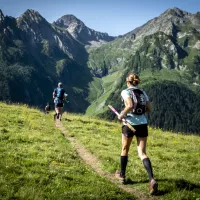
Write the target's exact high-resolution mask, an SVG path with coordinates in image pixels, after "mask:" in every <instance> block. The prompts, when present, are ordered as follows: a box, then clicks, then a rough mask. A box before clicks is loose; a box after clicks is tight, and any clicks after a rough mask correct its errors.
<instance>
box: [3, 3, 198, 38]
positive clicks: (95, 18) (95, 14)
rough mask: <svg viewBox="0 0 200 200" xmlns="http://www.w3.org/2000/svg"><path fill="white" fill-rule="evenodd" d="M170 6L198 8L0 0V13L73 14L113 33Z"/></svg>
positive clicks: (194, 5) (53, 17)
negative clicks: (30, 10) (33, 11)
mask: <svg viewBox="0 0 200 200" xmlns="http://www.w3.org/2000/svg"><path fill="white" fill-rule="evenodd" d="M174 7H178V8H180V9H182V10H185V11H187V12H190V13H193V14H194V13H196V12H198V11H200V0H140V1H136V0H30V1H29V0H0V9H1V10H2V11H3V13H4V15H9V16H12V17H18V16H20V15H21V14H22V13H24V12H25V11H26V10H27V9H34V10H36V11H38V12H39V13H40V14H41V15H42V16H43V17H44V18H45V19H46V20H47V21H48V22H53V21H56V20H57V19H58V18H60V17H61V16H63V15H65V14H73V15H75V16H76V17H77V18H79V19H80V20H82V21H83V22H84V23H85V25H86V26H88V27H89V28H92V29H94V30H96V31H101V32H107V33H108V34H109V35H113V36H117V35H122V34H125V33H127V32H129V31H131V30H133V29H134V28H136V27H138V26H141V25H143V24H144V23H146V22H147V21H148V20H150V19H152V18H154V17H157V16H159V15H160V14H161V13H163V12H164V11H165V10H167V9H168V8H174Z"/></svg>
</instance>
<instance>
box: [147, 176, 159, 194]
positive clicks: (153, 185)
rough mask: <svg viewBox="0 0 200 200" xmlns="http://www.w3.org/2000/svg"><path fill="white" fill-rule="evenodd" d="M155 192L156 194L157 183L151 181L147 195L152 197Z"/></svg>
mask: <svg viewBox="0 0 200 200" xmlns="http://www.w3.org/2000/svg"><path fill="white" fill-rule="evenodd" d="M157 192H158V183H157V182H156V181H155V180H154V179H151V181H150V182H149V193H150V194H151V195H153V194H155V193H157Z"/></svg>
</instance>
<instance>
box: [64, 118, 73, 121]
mask: <svg viewBox="0 0 200 200" xmlns="http://www.w3.org/2000/svg"><path fill="white" fill-rule="evenodd" d="M63 120H64V121H67V122H71V121H72V120H71V119H67V118H64V119H63Z"/></svg>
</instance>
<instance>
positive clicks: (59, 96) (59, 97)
mask: <svg viewBox="0 0 200 200" xmlns="http://www.w3.org/2000/svg"><path fill="white" fill-rule="evenodd" d="M66 97H67V94H66V92H65V90H64V89H63V86H62V83H61V82H60V83H58V87H57V88H56V89H55V90H54V91H53V99H54V104H55V111H56V113H55V114H54V120H55V119H59V120H60V121H61V118H62V109H63V106H64V103H63V102H64V100H65V99H66Z"/></svg>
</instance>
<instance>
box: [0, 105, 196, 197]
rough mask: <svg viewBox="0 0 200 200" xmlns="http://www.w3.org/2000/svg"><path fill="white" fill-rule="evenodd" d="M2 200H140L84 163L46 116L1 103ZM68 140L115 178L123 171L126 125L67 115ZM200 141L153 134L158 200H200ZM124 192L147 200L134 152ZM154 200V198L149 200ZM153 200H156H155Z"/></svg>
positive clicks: (150, 144)
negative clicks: (76, 142)
mask: <svg viewBox="0 0 200 200" xmlns="http://www.w3.org/2000/svg"><path fill="white" fill-rule="evenodd" d="M0 109H1V113H0V117H1V120H0V143H1V144H0V152H1V159H0V199H80V200H82V199H99V200H100V199H137V198H139V195H138V194H137V193H136V194H135V195H133V194H131V193H128V192H125V191H124V190H122V189H120V188H119V185H118V184H115V183H113V182H110V180H109V179H107V178H105V177H104V176H100V175H99V174H98V173H96V172H94V171H93V170H92V168H91V166H90V165H88V164H86V163H84V162H83V160H82V159H81V158H80V157H79V154H78V153H77V152H76V148H75V146H74V144H73V143H72V142H71V141H70V140H68V139H67V138H65V137H63V135H62V134H61V131H60V130H59V129H58V128H57V127H56V126H55V124H54V121H53V112H52V113H50V114H48V115H45V114H44V113H42V112H40V111H38V110H37V109H34V108H28V107H27V106H26V105H5V104H3V103H0ZM62 125H63V127H65V129H66V130H67V133H68V137H70V138H73V139H74V140H77V141H79V142H80V143H81V144H82V145H83V146H84V147H85V148H86V149H87V150H88V151H89V152H90V153H91V154H92V155H94V156H96V157H97V158H98V160H99V162H100V163H101V164H102V170H103V171H105V173H107V174H111V175H112V174H114V172H115V170H116V169H119V155H120V151H121V133H120V132H121V124H120V123H117V122H110V121H105V120H100V119H97V118H92V117H86V116H83V115H75V114H72V113H65V114H64V115H63V120H62ZM199 144H200V137H198V136H194V135H182V134H181V133H178V134H174V133H171V132H164V131H162V130H161V129H153V128H151V127H150V128H149V140H148V147H147V153H148V155H149V157H150V158H151V162H152V165H153V169H154V174H155V178H156V179H157V181H158V183H159V193H158V195H157V196H156V198H157V199H165V200H168V199H173V200H182V199H188V200H189V199H190V200H197V199H198V198H200V179H199V177H200V150H199ZM125 188H129V189H131V188H132V189H133V190H135V189H136V190H137V191H140V192H141V193H142V194H144V196H146V199H148V197H149V194H148V177H147V174H146V172H145V170H144V167H143V165H142V162H141V161H140V159H139V158H138V156H137V152H136V142H135V140H134V141H133V144H132V146H131V149H130V154H129V162H128V166H127V184H126V185H125ZM149 198H150V197H149ZM151 198H153V199H154V197H151Z"/></svg>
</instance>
